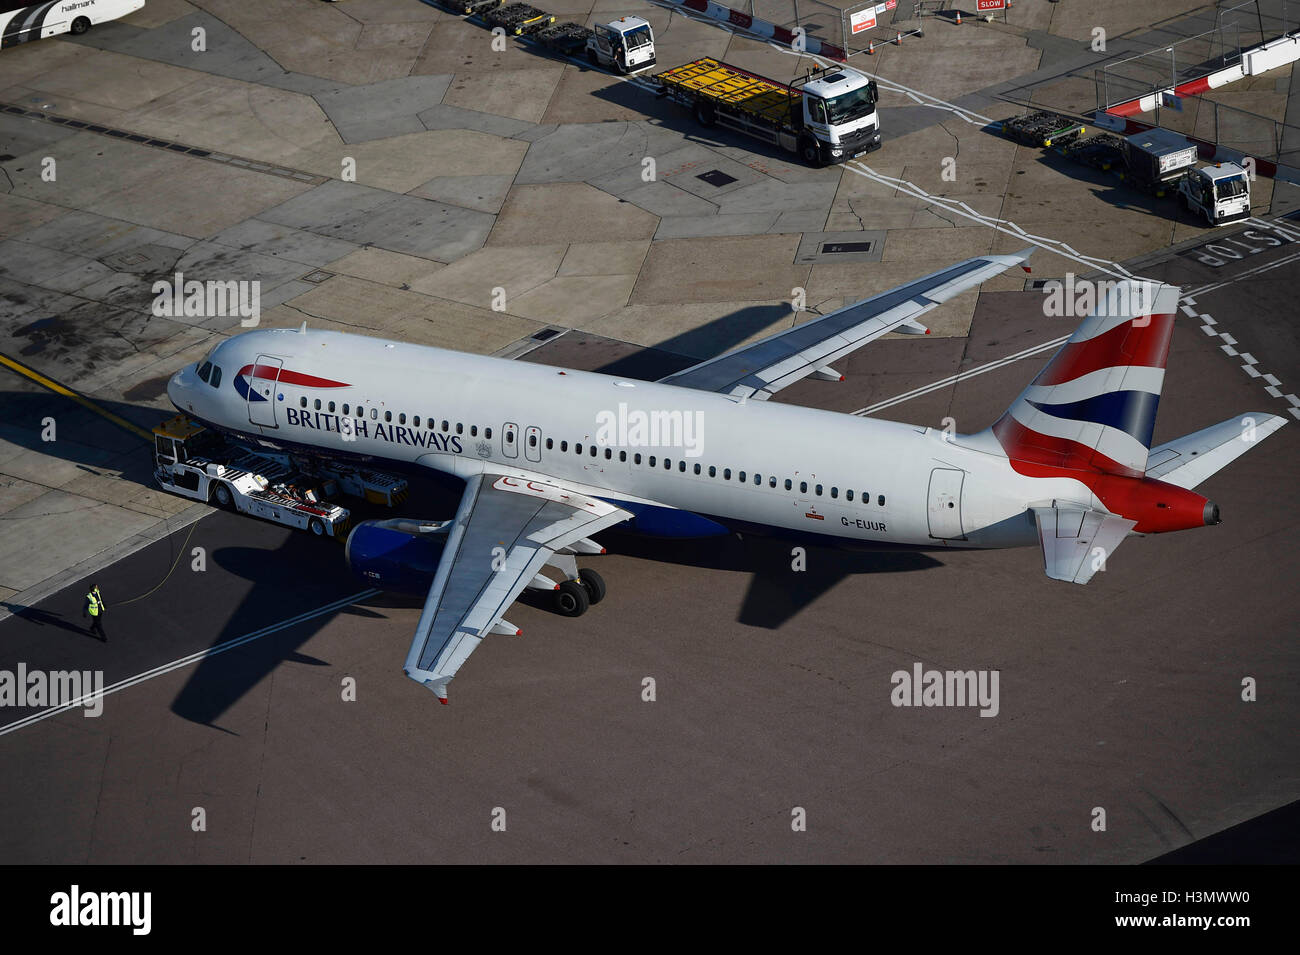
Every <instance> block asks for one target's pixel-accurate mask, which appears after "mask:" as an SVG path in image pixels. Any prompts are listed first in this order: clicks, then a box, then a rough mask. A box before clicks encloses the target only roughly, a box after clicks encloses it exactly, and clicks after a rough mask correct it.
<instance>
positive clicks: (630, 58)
mask: <svg viewBox="0 0 1300 955" xmlns="http://www.w3.org/2000/svg"><path fill="white" fill-rule="evenodd" d="M436 2H437V3H438V4H440V5H441V6H443V7H445V8H447V9H450V10H454V11H456V12H457V13H460V14H463V15H464V16H465V17H466V18H468V19H469V20H471V21H473V22H475V23H478V24H479V25H481V26H484V27H487V28H488V29H490V30H491V29H497V28H500V29H501V30H504V31H505V32H506V33H508V34H511V35H514V36H517V37H519V38H520V39H521V40H523V41H524V42H525V43H536V44H538V45H539V46H542V47H545V48H546V49H548V50H552V51H554V52H556V53H559V54H560V55H561V56H569V57H578V56H586V58H587V59H588V61H590V62H591V64H592V65H593V66H599V67H605V68H607V69H609V70H610V71H612V72H614V73H619V74H622V75H627V74H629V73H637V72H639V71H641V70H644V69H647V68H649V67H651V66H654V65H655V62H656V61H655V44H654V30H653V29H652V28H651V26H650V24H649V22H648V21H646V20H643V19H642V18H641V17H634V16H626V17H619V18H618V19H617V20H610V21H609V22H607V23H598V24H596V25H595V26H594V27H585V26H583V25H582V24H580V23H572V22H567V23H556V22H555V20H556V18H555V16H553V15H552V14H550V13H547V12H546V11H545V10H542V9H540V8H538V7H534V6H532V5H531V4H527V3H506V2H504V0H436Z"/></svg>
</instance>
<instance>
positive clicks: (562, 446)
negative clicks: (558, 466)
mask: <svg viewBox="0 0 1300 955" xmlns="http://www.w3.org/2000/svg"><path fill="white" fill-rule="evenodd" d="M560 450H561V451H567V450H569V442H567V441H561V442H560Z"/></svg>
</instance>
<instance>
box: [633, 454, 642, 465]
mask: <svg viewBox="0 0 1300 955" xmlns="http://www.w3.org/2000/svg"><path fill="white" fill-rule="evenodd" d="M632 463H633V464H640V463H641V453H640V452H639V451H638V452H637V453H636V454H634V455H632Z"/></svg>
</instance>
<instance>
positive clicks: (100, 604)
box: [81, 584, 108, 643]
mask: <svg viewBox="0 0 1300 955" xmlns="http://www.w3.org/2000/svg"><path fill="white" fill-rule="evenodd" d="M86 614H90V632H91V634H93V635H94V636H97V637H99V639H100V640H102V641H103V642H104V643H108V635H107V634H106V633H104V598H103V597H101V596H100V595H99V587H98V585H96V584H91V585H90V592H89V593H88V594H86V606H84V607H82V608H81V616H82V617H85V616H86Z"/></svg>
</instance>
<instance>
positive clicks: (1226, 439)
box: [1147, 411, 1286, 490]
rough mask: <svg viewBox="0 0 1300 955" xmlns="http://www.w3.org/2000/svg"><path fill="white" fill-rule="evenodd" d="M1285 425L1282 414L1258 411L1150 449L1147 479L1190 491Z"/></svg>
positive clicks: (1238, 416)
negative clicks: (1153, 479)
mask: <svg viewBox="0 0 1300 955" xmlns="http://www.w3.org/2000/svg"><path fill="white" fill-rule="evenodd" d="M1284 424H1286V418H1283V417H1281V416H1280V415H1275V414H1268V413H1267V412H1263V411H1256V412H1250V413H1248V414H1244V415H1237V417H1235V418H1229V419H1228V420H1227V421H1224V422H1222V423H1220V424H1216V425H1214V426H1212V427H1209V428H1205V429H1204V430H1202V431H1197V432H1195V433H1193V434H1185V435H1183V436H1182V437H1181V438H1175V439H1174V440H1173V441H1170V442H1168V443H1167V444H1162V445H1160V447H1158V448H1152V449H1151V453H1150V454H1149V455H1147V477H1149V478H1155V479H1156V480H1158V481H1164V482H1165V483H1166V484H1173V485H1176V486H1177V487H1182V488H1187V489H1188V490H1190V489H1192V488H1194V487H1196V485H1198V484H1200V483H1201V482H1202V481H1204V480H1205V479H1206V478H1208V477H1209V476H1210V475H1212V474H1214V472H1216V471H1218V470H1219V469H1220V468H1222V467H1224V466H1226V465H1228V464H1230V463H1231V462H1232V461H1234V460H1236V459H1237V458H1238V457H1240V456H1241V455H1243V454H1245V453H1246V452H1247V451H1249V450H1250V449H1251V448H1253V447H1255V445H1256V444H1258V443H1259V442H1260V441H1263V440H1264V439H1265V438H1267V437H1268V436H1269V435H1270V434H1272V433H1273V432H1274V431H1276V430H1277V429H1278V428H1280V427H1282V425H1284Z"/></svg>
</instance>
